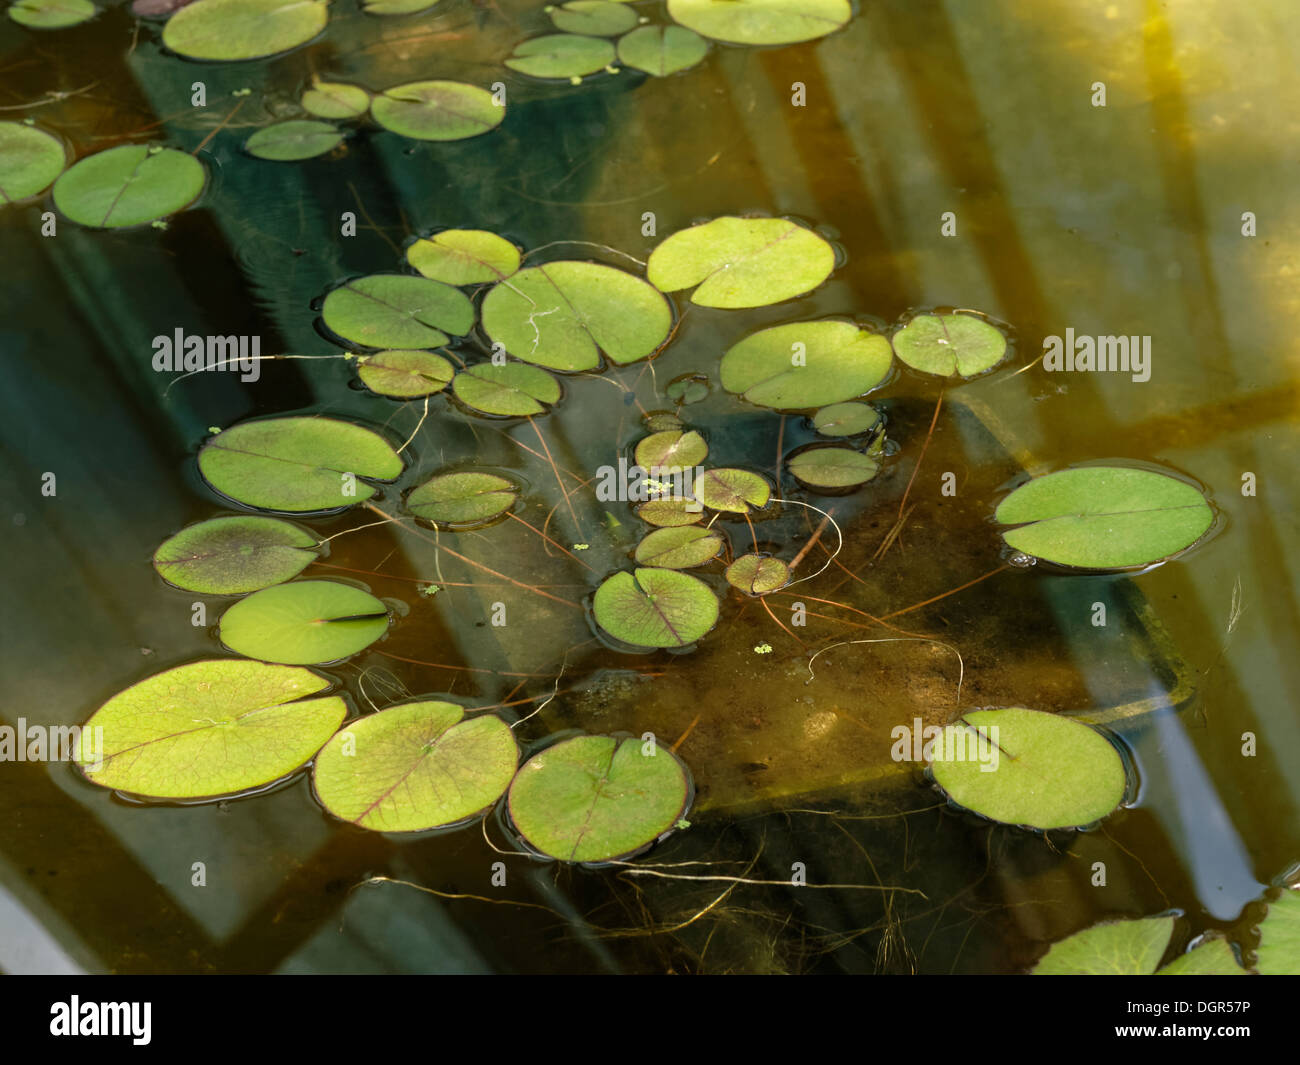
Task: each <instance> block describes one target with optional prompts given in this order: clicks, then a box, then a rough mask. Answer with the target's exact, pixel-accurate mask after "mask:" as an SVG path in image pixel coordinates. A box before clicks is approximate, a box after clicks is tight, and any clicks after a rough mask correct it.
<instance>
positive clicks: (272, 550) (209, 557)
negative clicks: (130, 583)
mask: <svg viewBox="0 0 1300 1065" xmlns="http://www.w3.org/2000/svg"><path fill="white" fill-rule="evenodd" d="M316 546H317V539H316V537H315V536H312V535H311V534H310V533H308V532H306V531H305V530H303V529H300V528H298V526H296V525H290V524H289V523H288V522H287V521H279V520H277V519H275V518H259V517H251V516H249V517H235V518H212V519H210V520H209V521H201V522H199V523H198V524H197V525H191V526H189V527H188V528H185V529H182V530H181V531H180V532H178V533H177V534H176V535H175V536H173V537H171V538H170V539H168V540H165V541H163V543H162V545H161V546H160V547H159V548H158V550H157V551H155V552H154V556H153V565H154V569H156V570H157V571H158V574H159V576H161V577H162V579H163V580H165V581H166V582H167V583H168V584H173V585H175V586H176V587H177V588H184V589H186V590H187V591H191V592H202V593H204V594H207V595H239V594H243V593H244V592H254V591H256V590H257V589H258V588H266V587H269V586H270V585H272V584H279V583H280V582H282V581H287V580H289V579H290V578H291V577H296V576H298V574H299V573H301V572H302V571H303V570H304V569H306V568H307V566H308V565H310V564H311V563H312V562H314V561H315V560H316Z"/></svg>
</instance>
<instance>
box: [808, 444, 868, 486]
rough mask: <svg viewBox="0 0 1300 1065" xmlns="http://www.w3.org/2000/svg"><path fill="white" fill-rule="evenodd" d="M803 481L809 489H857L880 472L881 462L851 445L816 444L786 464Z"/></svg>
mask: <svg viewBox="0 0 1300 1065" xmlns="http://www.w3.org/2000/svg"><path fill="white" fill-rule="evenodd" d="M786 465H787V466H788V467H789V469H790V472H791V473H793V474H794V475H795V477H797V478H798V479H799V483H800V484H805V485H807V486H808V487H809V488H828V489H837V488H854V487H856V486H857V485H860V484H866V483H867V482H868V481H869V480H871V478H873V477H874V476H875V475H876V474H877V473H879V472H880V463H879V462H878V461H877V460H876V459H875V457H873V456H872V455H864V454H863V453H862V452H861V451H854V450H853V449H852V448H849V447H814V448H809V449H808V450H806V451H801V452H799V454H797V455H795V456H793V457H792V458H791V459H790V461H789V462H788V463H787V464H786Z"/></svg>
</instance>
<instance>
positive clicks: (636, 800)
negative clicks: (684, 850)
mask: <svg viewBox="0 0 1300 1065" xmlns="http://www.w3.org/2000/svg"><path fill="white" fill-rule="evenodd" d="M653 751H654V753H653V754H649V755H647V754H643V753H642V745H641V741H640V740H636V739H623V740H619V739H615V738H614V737H613V736H576V737H574V738H573V739H570V740H564V741H562V742H560V743H557V744H555V745H554V746H553V747H548V748H546V750H544V751H542V752H540V753H539V754H536V755H534V756H533V757H532V758H530V759H529V760H528V761H527V762H525V763H524V765H523V766H522V767H521V768H520V770H519V772H518V774H517V775H516V776H515V779H514V782H513V783H512V784H511V785H510V792H509V795H508V796H507V799H506V802H507V803H508V805H509V810H510V820H511V821H512V822H513V823H514V826H515V828H516V829H518V831H519V834H520V835H521V836H522V837H523V838H524V840H525V841H526V842H527V843H528V844H529V845H530V846H532V847H533V848H535V849H536V850H538V851H540V852H541V853H542V854H546V855H549V856H550V857H552V858H559V859H560V860H561V861H566V862H601V861H608V860H609V859H611V858H622V857H626V856H628V855H631V854H633V853H635V852H636V851H639V850H640V849H641V848H643V847H645V846H647V845H649V844H651V843H653V842H654V841H655V840H657V839H658V838H659V837H660V836H662V835H664V834H665V833H667V832H669V831H670V830H671V829H672V828H673V826H675V825H676V824H677V822H678V821H680V820H681V818H682V817H683V815H684V814H685V813H686V809H687V806H688V804H689V802H690V790H691V789H690V783H689V781H688V779H687V776H686V769H685V767H684V766H683V765H682V764H681V763H680V762H679V761H678V760H677V758H676V757H675V756H674V755H673V753H672V752H671V751H669V750H668V749H667V748H666V747H662V746H655V747H654V748H653Z"/></svg>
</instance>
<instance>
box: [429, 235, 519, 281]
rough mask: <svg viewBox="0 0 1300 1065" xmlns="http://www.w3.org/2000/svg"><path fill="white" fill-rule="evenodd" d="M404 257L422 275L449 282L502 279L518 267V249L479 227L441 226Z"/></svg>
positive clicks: (502, 238)
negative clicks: (439, 229) (446, 227)
mask: <svg viewBox="0 0 1300 1065" xmlns="http://www.w3.org/2000/svg"><path fill="white" fill-rule="evenodd" d="M406 259H407V261H408V262H409V263H410V264H411V265H412V266H414V267H415V268H416V269H417V270H419V271H420V273H422V274H423V275H424V276H425V277H427V278H431V279H432V280H434V281H442V282H444V283H446V284H448V285H476V284H479V283H480V282H483V281H504V280H505V279H506V278H507V277H509V276H510V275H511V274H513V273H515V272H516V271H517V270H518V269H519V249H518V248H516V247H515V246H514V245H513V244H511V243H510V241H508V240H506V239H505V238H504V237H498V236H497V235H496V234H495V233H488V232H485V231H484V230H482V229H444V230H443V231H442V232H441V233H435V234H434V235H433V236H432V237H430V238H429V239H427V240H417V241H416V242H415V243H414V244H412V245H411V246H410V247H409V248H407V249H406Z"/></svg>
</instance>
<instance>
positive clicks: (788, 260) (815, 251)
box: [646, 0, 835, 362]
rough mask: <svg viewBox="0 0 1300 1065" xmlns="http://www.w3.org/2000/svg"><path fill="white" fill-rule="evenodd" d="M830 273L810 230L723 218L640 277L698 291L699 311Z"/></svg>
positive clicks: (674, 245)
mask: <svg viewBox="0 0 1300 1065" xmlns="http://www.w3.org/2000/svg"><path fill="white" fill-rule="evenodd" d="M729 2H731V3H737V2H738V0H729ZM834 268H835V251H834V249H833V248H831V246H830V245H829V244H827V243H826V241H824V240H822V238H821V237H819V236H818V235H817V234H816V233H814V232H813V231H812V230H810V229H805V228H804V227H803V226H800V225H796V224H795V223H794V222H790V221H787V220H786V219H784V218H734V217H730V216H728V217H723V218H715V219H714V220H713V221H712V222H704V223H701V224H700V225H697V226H691V227H690V228H689V229H683V230H680V231H679V232H677V233H674V234H673V235H672V236H670V237H668V238H667V239H666V240H664V241H663V242H662V243H661V244H660V245H659V246H658V247H657V248H655V250H654V251H653V252H651V253H650V261H649V262H648V263H647V264H646V277H647V278H648V279H649V281H650V284H652V285H654V286H655V288H657V289H659V290H660V291H661V292H677V291H678V290H679V289H684V288H691V287H693V286H699V287H698V288H696V289H695V291H694V292H693V293H691V302H692V303H696V304H699V305H700V306H701V307H725V308H736V307H763V306H766V305H767V304H769V303H780V302H781V301H782V300H788V299H793V298H794V297H795V296H802V295H803V294H804V293H805V292H811V291H812V290H813V289H815V288H816V287H817V286H818V285H820V284H821V283H822V282H823V281H825V280H826V279H827V278H828V277H830V275H831V271H832V270H833V269H834ZM786 354H787V356H788V355H789V352H788V350H787V352H786ZM788 361H789V360H788V358H787V362H788Z"/></svg>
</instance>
